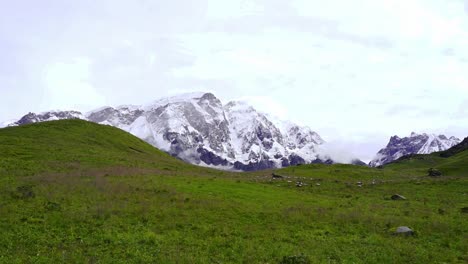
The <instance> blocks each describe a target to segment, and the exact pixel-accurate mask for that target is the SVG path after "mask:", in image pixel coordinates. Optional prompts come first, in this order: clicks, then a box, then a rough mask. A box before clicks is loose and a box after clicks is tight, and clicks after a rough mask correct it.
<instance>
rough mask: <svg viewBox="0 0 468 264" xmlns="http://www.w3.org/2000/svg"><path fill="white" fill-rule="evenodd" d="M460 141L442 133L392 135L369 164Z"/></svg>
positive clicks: (426, 152) (387, 161) (377, 164)
mask: <svg viewBox="0 0 468 264" xmlns="http://www.w3.org/2000/svg"><path fill="white" fill-rule="evenodd" d="M460 142H461V141H460V139H458V138H456V137H450V138H447V137H446V136H444V135H434V134H425V133H423V134H417V133H414V132H413V133H411V136H409V137H404V138H400V137H398V136H393V137H391V138H390V142H389V143H388V145H387V147H385V148H383V149H381V150H380V151H379V152H378V153H377V155H376V156H375V158H374V159H373V160H372V161H371V162H370V163H369V165H370V166H373V167H376V166H380V165H384V164H386V163H389V162H392V161H394V160H397V159H399V158H401V157H403V156H406V155H409V154H430V153H433V152H437V151H443V150H447V149H449V148H451V147H453V146H455V145H457V144H458V143H460Z"/></svg>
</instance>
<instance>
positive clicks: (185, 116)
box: [8, 93, 362, 171]
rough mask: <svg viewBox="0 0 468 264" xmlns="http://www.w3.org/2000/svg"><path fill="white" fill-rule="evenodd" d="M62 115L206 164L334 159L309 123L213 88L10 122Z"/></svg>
mask: <svg viewBox="0 0 468 264" xmlns="http://www.w3.org/2000/svg"><path fill="white" fill-rule="evenodd" d="M58 119H84V120H89V121H92V122H95V123H99V124H106V125H111V126H115V127H118V128H120V129H122V130H125V131H128V132H130V133H132V134H133V135H135V136H137V137H139V138H141V139H143V140H145V141H146V142H148V143H150V144H151V145H153V146H155V147H157V148H159V149H161V150H164V151H166V152H168V153H170V154H171V155H173V156H177V157H179V158H181V159H183V160H185V161H188V162H190V163H193V164H198V165H202V166H211V167H218V168H223V169H235V170H246V171H249V170H259V169H268V168H278V167H285V166H290V165H298V164H306V163H318V162H321V163H333V162H334V161H333V157H328V156H321V155H320V154H319V149H318V146H319V145H322V144H324V143H325V141H324V140H323V139H322V138H321V137H320V136H319V135H318V134H317V133H316V132H314V131H313V130H311V129H310V128H308V127H304V126H299V125H297V124H294V123H292V122H288V121H281V120H276V119H273V118H271V117H268V116H267V115H265V114H263V113H261V112H258V111H257V110H255V109H254V108H253V107H252V106H250V105H248V104H246V103H245V102H238V101H234V102H229V103H227V104H223V103H222V102H221V101H220V100H219V99H218V98H217V97H216V96H215V95H213V94H212V93H191V94H183V95H179V96H175V97H170V98H163V99H160V100H157V101H154V102H152V103H150V104H148V105H143V106H133V105H126V106H119V107H115V108H114V107H102V108H99V109H96V110H94V111H91V112H89V113H86V114H82V113H80V112H77V111H51V112H45V113H41V114H34V113H29V114H27V115H26V116H24V117H22V118H21V119H19V120H18V121H15V122H12V123H10V124H8V125H10V126H17V125H24V124H30V123H36V122H43V121H49V120H58ZM352 163H354V164H362V163H361V162H360V161H357V160H353V161H352Z"/></svg>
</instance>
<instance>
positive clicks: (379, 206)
mask: <svg viewBox="0 0 468 264" xmlns="http://www.w3.org/2000/svg"><path fill="white" fill-rule="evenodd" d="M467 164H468V156H467V152H461V153H458V154H456V155H455V156H452V157H449V158H440V157H436V156H435V155H429V156H427V157H426V156H425V157H423V158H421V159H411V160H407V161H401V162H398V163H395V164H391V165H388V166H386V167H385V168H383V169H374V168H367V167H360V166H352V165H304V166H295V167H289V168H285V169H281V170H278V171H276V172H275V173H277V174H280V175H284V176H285V178H284V179H280V180H272V179H271V173H272V171H261V172H254V173H233V172H222V171H216V170H211V169H206V168H201V167H196V166H192V165H189V164H186V163H183V162H182V161H179V160H177V159H175V158H173V157H171V156H169V155H167V154H165V153H163V152H161V151H158V150H156V149H154V148H153V147H151V146H150V145H148V144H146V143H145V142H143V141H141V140H139V139H137V138H135V137H133V136H131V135H130V134H127V133H125V132H123V131H121V130H118V129H116V128H113V127H109V126H101V125H96V124H93V123H88V122H85V121H79V120H71V121H55V122H47V123H41V124H34V125H27V126H23V127H14V128H6V129H0V233H1V236H0V263H279V262H280V261H282V260H283V259H287V258H285V257H287V256H294V255H300V254H303V255H304V256H305V258H308V259H309V260H310V262H311V263H466V262H467V261H468V254H467V252H468V243H467V241H468V237H467V234H468V224H467V223H468V222H467V220H468V214H464V213H462V212H461V210H460V209H461V208H463V207H467V206H468V181H467V177H466V176H467V174H468V168H467ZM429 167H435V168H437V169H440V170H441V171H443V173H444V176H442V177H440V178H431V177H427V176H426V174H427V169H428V168H429ZM297 181H301V182H303V183H305V184H307V185H305V186H303V187H296V184H295V182H297ZM357 182H362V187H359V186H358V185H357ZM318 184H319V185H318ZM395 193H398V194H401V195H404V196H406V197H407V198H408V200H406V201H392V200H391V199H389V198H390V196H391V195H392V194H395ZM401 225H406V226H409V227H411V228H413V229H414V230H415V232H416V235H415V236H413V237H401V236H395V235H394V234H393V232H394V229H395V228H396V227H398V226H401Z"/></svg>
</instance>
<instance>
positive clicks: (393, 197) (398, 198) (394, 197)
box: [391, 194, 406, 201]
mask: <svg viewBox="0 0 468 264" xmlns="http://www.w3.org/2000/svg"><path fill="white" fill-rule="evenodd" d="M391 198H392V200H394V201H396V200H406V197H404V196H403V195H399V194H394V195H392V197H391Z"/></svg>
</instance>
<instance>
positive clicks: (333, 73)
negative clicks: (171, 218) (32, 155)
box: [0, 0, 468, 160]
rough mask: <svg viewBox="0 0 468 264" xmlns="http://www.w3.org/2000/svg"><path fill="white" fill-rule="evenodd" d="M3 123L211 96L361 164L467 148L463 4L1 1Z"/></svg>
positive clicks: (407, 0) (466, 4)
mask: <svg viewBox="0 0 468 264" xmlns="http://www.w3.org/2000/svg"><path fill="white" fill-rule="evenodd" d="M1 2H2V4H1V8H0V120H7V119H12V118H19V117H20V116H22V115H24V114H26V113H27V112H29V111H36V112H37V111H45V110H50V109H77V110H82V111H87V110H90V109H92V108H95V107H99V106H102V105H120V104H143V103H147V102H150V101H152V100H153V99H157V98H160V97H163V96H168V95H173V94H177V93H183V92H191V91H211V92H213V93H215V95H217V96H218V97H220V98H221V99H222V100H223V101H225V102H227V101H228V100H232V99H239V98H243V99H245V100H249V101H250V102H252V103H253V104H254V106H256V107H257V108H259V109H260V110H264V111H268V112H269V113H273V114H276V115H278V116H280V117H283V118H288V119H291V120H293V121H297V122H300V123H302V124H304V125H308V126H310V127H311V128H313V129H314V130H316V131H317V132H318V133H319V134H320V135H322V136H323V137H324V138H325V139H326V140H327V141H330V142H335V143H338V144H343V145H345V146H346V147H348V148H351V149H353V151H354V152H355V153H357V154H358V155H360V157H361V158H363V159H365V160H368V159H369V158H371V157H372V156H373V155H374V154H375V152H376V151H378V149H379V148H381V147H383V146H384V145H385V144H386V143H387V141H388V138H389V137H390V136H392V135H395V134H397V135H400V136H405V135H409V134H410V133H411V132H412V131H416V132H428V133H444V134H446V135H449V136H451V135H455V136H458V137H460V138H462V137H465V136H468V1H466V0H419V1H417V0H355V1H348V0H327V1H321V0H319V1H313V0H238V1H235V0H230V1H227V0H226V1H222V0H171V1H162V0H154V1H151V0H128V1H123V0H80V1H76V0H68V1H67V0H42V1H36V0H28V1H26V0H15V1H6V0H1Z"/></svg>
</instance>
